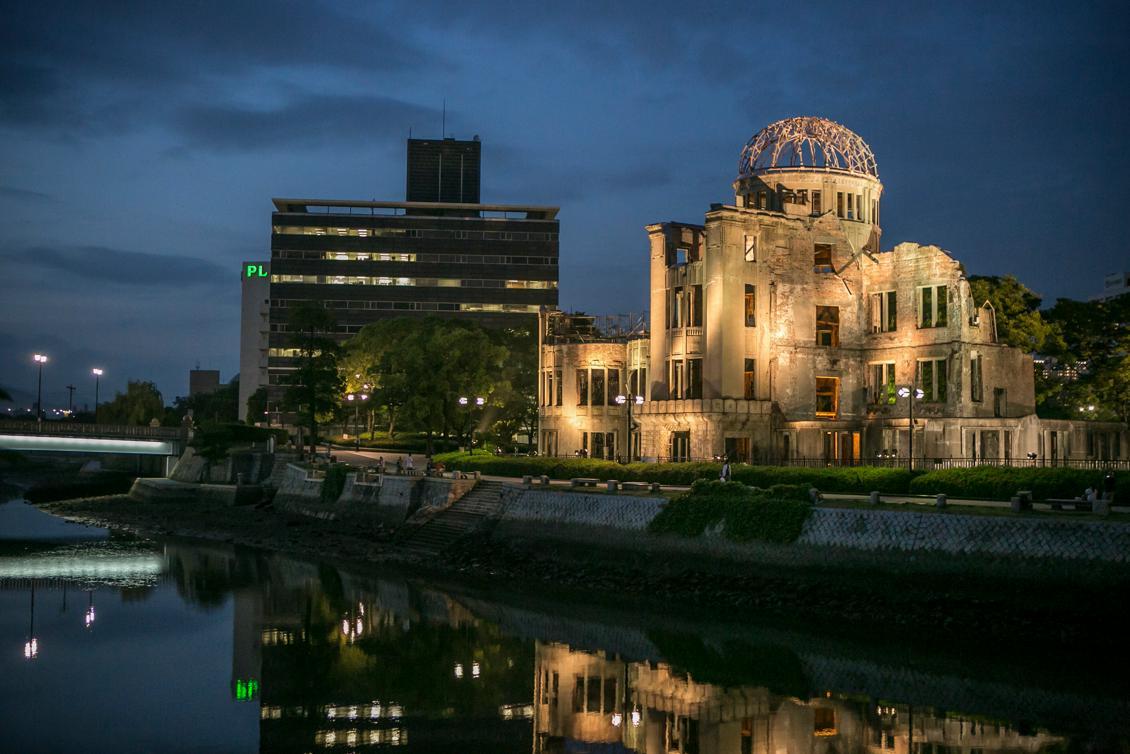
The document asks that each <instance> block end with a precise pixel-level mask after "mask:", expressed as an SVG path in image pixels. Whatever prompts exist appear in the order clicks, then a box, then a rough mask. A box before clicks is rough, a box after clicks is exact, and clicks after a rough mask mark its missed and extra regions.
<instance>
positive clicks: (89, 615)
mask: <svg viewBox="0 0 1130 754" xmlns="http://www.w3.org/2000/svg"><path fill="white" fill-rule="evenodd" d="M84 620H85V622H86V628H90V626H91V625H93V623H94V606H93V605H92V606H90V607H88V608H87V609H86V615H85V616H84Z"/></svg>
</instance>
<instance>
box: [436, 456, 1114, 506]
mask: <svg viewBox="0 0 1130 754" xmlns="http://www.w3.org/2000/svg"><path fill="white" fill-rule="evenodd" d="M434 460H435V461H436V462H437V463H442V464H443V465H444V466H445V467H446V468H448V469H458V470H460V471H478V472H481V473H483V474H487V475H491V476H507V477H522V476H526V475H530V476H543V475H544V476H547V477H549V478H551V479H572V478H575V477H589V478H595V479H600V480H606V479H618V480H620V481H622V482H629V481H631V482H659V483H660V484H675V485H689V484H693V483H694V482H695V481H697V480H700V479H707V480H709V479H718V477H719V474H720V473H721V470H722V464H720V463H708V462H687V463H639V462H637V463H628V464H621V463H616V462H615V461H604V460H600V459H595V458H540V457H536V456H535V457H525V456H495V455H491V454H489V453H486V452H476V453H474V454H469V453H463V452H456V453H442V454H439V455H436V456H435V457H434ZM731 479H732V480H733V481H735V482H741V483H743V484H746V485H749V486H752V487H759V488H763V489H767V488H770V487H773V486H774V485H781V484H785V485H804V486H805V488H806V489H807V488H809V487H815V488H816V489H818V490H820V491H821V492H832V493H843V494H854V495H867V494H870V493H871V492H873V491H878V492H882V493H886V494H894V495H900V494H912V495H938V494H945V495H948V496H950V497H954V498H968V499H974V500H978V499H980V500H1009V499H1011V498H1012V496H1013V495H1015V494H1016V493H1017V492H1019V491H1021V490H1027V491H1030V492H1031V493H1032V497H1033V499H1035V500H1047V499H1051V498H1066V499H1070V498H1074V497H1077V496H1079V495H1082V494H1083V491H1084V490H1085V489H1086V488H1087V487H1088V486H1101V484H1102V481H1103V472H1102V471H1099V470H1088V469H1067V468H1048V467H1032V468H1019V467H1004V466H978V467H974V468H968V469H939V470H937V471H926V472H923V471H915V472H913V473H912V472H910V471H908V470H907V469H904V468H890V467H880V466H828V467H823V466H820V467H806V466H749V465H746V464H732V465H731ZM1115 498H1116V499H1117V500H1120V501H1121V500H1130V475H1126V474H1122V475H1119V476H1118V478H1117V480H1116V487H1115Z"/></svg>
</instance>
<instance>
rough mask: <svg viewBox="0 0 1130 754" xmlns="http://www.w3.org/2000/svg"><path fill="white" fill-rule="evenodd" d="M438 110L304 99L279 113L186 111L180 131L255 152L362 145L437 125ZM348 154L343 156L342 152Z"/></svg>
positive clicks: (226, 108) (204, 142) (193, 139)
mask: <svg viewBox="0 0 1130 754" xmlns="http://www.w3.org/2000/svg"><path fill="white" fill-rule="evenodd" d="M439 119H440V112H439V110H436V109H433V108H427V107H421V106H419V105H414V104H412V103H410V102H404V101H401V100H397V99H393V98H391V97H377V96H358V97H349V96H343V95H300V96H298V97H296V98H295V99H293V100H292V101H290V102H288V103H287V104H285V105H282V106H280V107H277V108H272V109H255V108H249V107H241V106H238V105H202V106H194V107H189V108H185V109H184V110H182V111H181V112H180V113H179V114H178V115H177V116H176V119H175V122H176V126H177V128H178V129H179V131H180V132H181V133H182V134H183V136H184V137H185V138H186V139H187V140H188V142H189V143H190V144H191V145H195V146H204V147H211V148H216V149H235V150H241V151H254V150H260V149H275V148H278V147H295V146H304V147H317V146H322V145H327V144H337V145H338V146H339V147H340V148H341V149H343V150H347V151H351V150H353V149H355V148H356V146H357V145H358V144H359V143H361V144H365V143H368V144H374V143H378V142H385V141H387V139H388V138H389V137H396V136H406V135H407V134H408V129H409V128H410V127H411V126H412V125H413V124H423V123H435V122H437V121H439ZM343 154H344V151H343Z"/></svg>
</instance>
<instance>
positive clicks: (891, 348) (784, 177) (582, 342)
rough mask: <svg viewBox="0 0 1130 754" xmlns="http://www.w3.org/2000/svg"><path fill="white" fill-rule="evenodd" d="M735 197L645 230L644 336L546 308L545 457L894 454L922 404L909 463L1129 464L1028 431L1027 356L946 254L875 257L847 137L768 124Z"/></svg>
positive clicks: (856, 160) (1050, 424)
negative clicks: (1003, 340) (1000, 334)
mask: <svg viewBox="0 0 1130 754" xmlns="http://www.w3.org/2000/svg"><path fill="white" fill-rule="evenodd" d="M733 189H734V201H733V203H732V204H713V205H711V207H710V209H709V211H708V212H707V213H706V218H705V223H704V224H702V225H692V224H688V223H676V222H666V223H657V224H654V225H649V226H647V234H648V241H649V251H650V255H649V265H650V266H649V272H650V280H651V286H650V288H651V299H650V316H649V317H648V319H647V322H646V325H645V323H644V321H642V320H641V321H639V322H636V323H629V324H628V325H627V326H624V327H619V328H609V327H607V326H601V324H600V323H599V322H597V321H596V320H595V318H592V317H583V316H577V315H569V314H565V313H563V312H557V311H547V312H544V313H543V314H542V316H541V328H540V332H541V345H540V365H541V385H540V398H541V406H542V408H541V428H540V437H539V452H541V453H543V454H549V455H570V454H585V455H590V456H593V457H607V458H618V457H622V456H623V454H624V447H625V445H624V440H625V438H627V437H628V436H629V434H630V436H631V444H632V453H631V456H632V458H633V459H635V458H643V459H647V460H653V459H658V460H688V459H710V458H716V457H719V456H722V455H723V454H724V455H726V456H728V457H730V458H731V459H733V460H737V461H745V462H793V461H796V460H798V459H812V460H816V461H820V462H833V463H835V462H855V461H859V460H862V459H875V458H902V459H905V458H906V457H907V455H908V454H910V453H911V439H912V438H911V437H910V436H909V434H908V429H909V427H910V421H909V411H910V409H911V406H910V403H911V401H914V406H913V411H914V417H915V423H914V436H913V456H914V457H915V458H916V459H917V458H922V459H928V460H931V461H932V460H933V459H954V458H962V459H975V460H978V461H981V460H986V461H989V460H1001V461H1004V460H1011V459H1026V458H1027V457H1028V456H1029V454H1031V453H1034V454H1036V458H1038V459H1041V460H1043V461H1044V462H1051V463H1054V462H1057V461H1059V460H1064V459H1069V458H1070V459H1084V458H1095V459H1102V458H1123V457H1125V454H1126V453H1127V449H1128V447H1127V446H1128V444H1130V443H1128V442H1127V440H1128V438H1127V437H1126V435H1125V428H1124V427H1122V426H1121V425H1118V424H1100V423H1094V422H1065V421H1041V420H1039V419H1037V417H1036V415H1035V395H1034V385H1033V370H1032V359H1031V357H1030V356H1029V355H1027V354H1024V353H1022V352H1021V351H1019V350H1018V349H1015V348H1011V347H1008V346H1005V345H1002V344H1000V343H998V342H997V335H996V323H995V314H994V311H993V309H992V306H991V305H990V304H988V303H987V302H977V301H974V300H973V299H972V297H971V295H970V288H969V283H968V281H967V280H966V278H965V274H964V272H963V270H962V268H961V265H960V264H959V263H958V261H957V260H956V259H954V258H953V257H951V256H950V255H949V254H948V253H947V252H945V251H943V250H942V249H940V248H938V247H936V246H920V245H918V244H914V243H901V244H899V245H897V246H895V247H894V248H893V249H890V250H888V251H882V250H881V249H880V239H881V238H882V225H881V219H882V196H883V184H882V183H881V182H880V180H879V170H878V166H877V164H876V161H875V156H874V154H873V153H872V151H871V148H870V147H868V146H867V144H866V143H865V142H864V141H863V139H862V138H860V137H859V136H858V135H857V134H855V133H853V132H852V131H850V130H848V129H847V128H845V127H843V126H841V125H839V124H837V123H834V122H832V121H830V120H826V119H824V118H812V117H802V118H789V119H786V120H782V121H778V122H776V123H773V124H772V125H769V126H767V127H766V128H764V129H762V130H761V131H759V132H758V133H757V134H756V135H755V136H754V137H753V138H752V139H751V140H750V141H749V142H748V143H747V144H746V145H745V147H744V148H743V149H742V151H741V157H740V160H739V163H738V176H737V178H736V180H735V181H734V182H733ZM919 391H920V392H919ZM900 392H901V394H900ZM913 396H919V397H917V398H916V397H913ZM629 408H630V409H631V422H632V429H631V430H630V431H629V429H628V427H629V419H628V410H629Z"/></svg>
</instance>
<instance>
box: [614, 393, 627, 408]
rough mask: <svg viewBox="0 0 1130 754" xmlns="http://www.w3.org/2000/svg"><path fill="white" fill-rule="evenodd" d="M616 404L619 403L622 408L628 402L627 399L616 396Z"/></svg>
mask: <svg viewBox="0 0 1130 754" xmlns="http://www.w3.org/2000/svg"><path fill="white" fill-rule="evenodd" d="M616 402H617V403H619V404H620V405H621V406H623V405H624V404H625V403H627V402H628V399H627V397H626V396H623V395H618V396H616Z"/></svg>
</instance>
